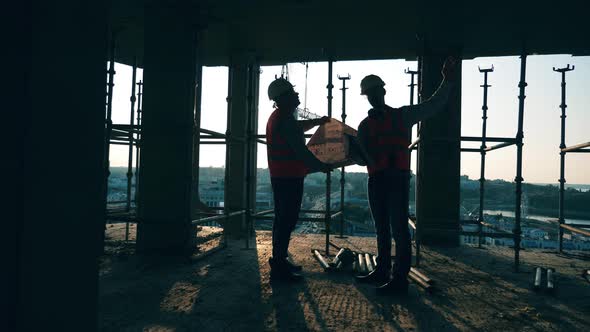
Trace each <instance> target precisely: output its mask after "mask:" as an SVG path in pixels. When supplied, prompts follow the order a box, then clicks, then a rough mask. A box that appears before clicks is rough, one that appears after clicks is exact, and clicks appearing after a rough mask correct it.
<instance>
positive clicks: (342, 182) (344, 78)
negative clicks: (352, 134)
mask: <svg viewBox="0 0 590 332" xmlns="http://www.w3.org/2000/svg"><path fill="white" fill-rule="evenodd" d="M338 79H339V80H341V81H342V88H341V89H340V90H341V91H342V114H341V115H340V117H341V119H342V123H346V90H348V88H347V87H346V81H347V80H350V74H348V75H346V76H340V75H338ZM345 173H346V171H345V169H344V166H342V168H340V211H342V213H341V214H340V236H339V237H338V238H340V239H345V238H346V236H344V185H345V184H346V179H345Z"/></svg>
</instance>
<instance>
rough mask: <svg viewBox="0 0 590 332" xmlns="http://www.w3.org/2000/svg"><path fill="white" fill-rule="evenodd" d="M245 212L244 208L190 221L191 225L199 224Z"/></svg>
mask: <svg viewBox="0 0 590 332" xmlns="http://www.w3.org/2000/svg"><path fill="white" fill-rule="evenodd" d="M245 213H246V210H240V211H235V212H230V213H224V214H220V215H218V216H212V217H206V218H199V219H195V220H193V221H191V223H192V224H193V225H199V224H202V223H206V222H211V221H217V220H221V219H227V218H230V217H234V216H238V215H241V214H245Z"/></svg>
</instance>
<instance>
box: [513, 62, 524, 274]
mask: <svg viewBox="0 0 590 332" xmlns="http://www.w3.org/2000/svg"><path fill="white" fill-rule="evenodd" d="M526 59H527V55H526V54H523V55H521V57H520V82H519V83H518V87H519V90H520V91H519V95H518V131H517V133H516V178H515V179H514V181H515V182H516V204H515V207H516V210H515V213H514V216H515V220H514V230H513V235H514V270H515V271H516V272H518V270H519V264H520V240H521V233H522V232H521V228H520V222H521V212H522V211H521V203H522V181H523V178H522V140H523V137H524V134H523V121H524V99H525V98H526V96H525V89H526V86H527V83H526Z"/></svg>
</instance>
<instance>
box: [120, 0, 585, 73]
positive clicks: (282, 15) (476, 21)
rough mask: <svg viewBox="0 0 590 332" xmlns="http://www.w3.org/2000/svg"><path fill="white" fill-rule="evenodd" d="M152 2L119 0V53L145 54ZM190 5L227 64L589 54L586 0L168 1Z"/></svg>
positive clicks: (210, 59) (125, 56) (204, 45)
mask: <svg viewBox="0 0 590 332" xmlns="http://www.w3.org/2000/svg"><path fill="white" fill-rule="evenodd" d="M146 2H149V3H150V4H153V3H156V2H157V1H146V0H130V1H114V2H113V5H112V10H111V22H110V23H111V27H112V29H113V30H114V31H118V34H117V60H118V61H119V62H123V63H131V59H132V58H133V56H135V55H137V56H138V57H139V58H140V63H141V57H142V54H143V38H144V35H143V12H144V10H143V8H144V6H145V5H146ZM162 2H163V3H166V4H168V5H170V3H172V4H173V5H174V6H179V7H182V10H179V13H180V14H179V15H188V16H190V21H191V24H193V25H194V26H195V27H199V31H200V32H199V34H200V53H201V55H202V61H203V64H204V65H227V64H228V62H229V59H230V54H232V53H233V52H241V53H248V54H252V55H253V56H256V57H257V58H258V60H259V61H260V63H261V64H262V65H268V64H282V63H286V62H297V61H325V60H328V59H329V58H332V59H334V60H336V61H338V60H369V59H396V58H406V59H413V58H415V57H416V56H417V55H418V54H423V53H433V52H434V53H437V52H438V53H448V52H451V51H450V50H454V51H455V52H459V53H461V54H462V56H463V58H474V57H479V56H505V55H519V54H521V53H522V52H523V51H525V52H527V53H528V54H574V55H589V54H590V42H589V38H588V33H589V32H590V28H589V26H590V25H589V24H588V20H589V18H588V17H587V16H588V15H587V13H588V11H587V9H588V5H586V4H585V3H584V2H583V1H580V0H562V1H560V2H552V3H551V2H549V1H531V0H521V1H511V2H510V1H494V2H487V3H486V4H485V5H482V2H479V1H399V0H390V1H386V0H364V1H352V0H338V1H337V0H324V1H312V0H283V1H279V0H275V1H268V0H258V1H257V0H208V1H196V0H193V1H188V0H185V1H162Z"/></svg>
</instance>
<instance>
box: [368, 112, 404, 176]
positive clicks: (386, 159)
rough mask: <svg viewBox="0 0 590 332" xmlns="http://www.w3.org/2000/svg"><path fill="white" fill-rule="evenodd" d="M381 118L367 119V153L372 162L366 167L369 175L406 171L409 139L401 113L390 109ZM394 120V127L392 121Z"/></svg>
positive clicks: (370, 117)
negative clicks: (386, 171) (381, 172)
mask: <svg viewBox="0 0 590 332" xmlns="http://www.w3.org/2000/svg"><path fill="white" fill-rule="evenodd" d="M382 114H383V116H377V117H372V116H369V117H368V118H367V125H368V126H367V127H368V128H367V129H368V142H367V143H368V145H369V146H368V151H367V153H368V154H369V156H370V157H371V159H372V160H373V163H372V165H368V166H367V170H368V172H369V175H373V174H375V173H377V172H380V171H383V170H386V169H391V170H400V171H407V170H409V169H410V150H409V149H408V146H409V145H410V138H409V135H408V130H407V128H406V127H405V126H404V125H403V121H402V113H401V111H400V110H399V109H391V110H389V111H385V112H383V113H382ZM394 117H395V119H396V121H395V126H394V123H393V119H394Z"/></svg>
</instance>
